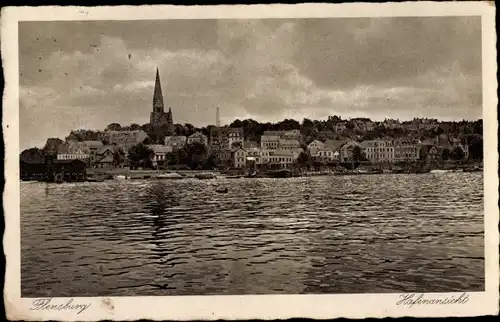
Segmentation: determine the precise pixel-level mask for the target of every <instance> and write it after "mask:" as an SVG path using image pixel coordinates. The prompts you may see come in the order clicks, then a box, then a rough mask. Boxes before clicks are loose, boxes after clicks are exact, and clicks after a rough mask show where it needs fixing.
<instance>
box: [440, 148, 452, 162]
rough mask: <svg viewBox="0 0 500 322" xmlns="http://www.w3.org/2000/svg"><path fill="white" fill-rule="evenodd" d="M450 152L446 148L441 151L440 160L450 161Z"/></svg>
mask: <svg viewBox="0 0 500 322" xmlns="http://www.w3.org/2000/svg"><path fill="white" fill-rule="evenodd" d="M450 155H451V151H450V149H448V148H444V149H443V151H442V152H441V159H442V160H443V161H447V160H449V159H450Z"/></svg>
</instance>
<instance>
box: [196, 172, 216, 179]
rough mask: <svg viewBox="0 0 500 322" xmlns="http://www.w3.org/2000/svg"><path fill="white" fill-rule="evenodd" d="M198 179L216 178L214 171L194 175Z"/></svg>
mask: <svg viewBox="0 0 500 322" xmlns="http://www.w3.org/2000/svg"><path fill="white" fill-rule="evenodd" d="M194 177H195V178H196V179H200V180H202V179H215V175H214V174H212V173H199V174H196V175H195V176H194Z"/></svg>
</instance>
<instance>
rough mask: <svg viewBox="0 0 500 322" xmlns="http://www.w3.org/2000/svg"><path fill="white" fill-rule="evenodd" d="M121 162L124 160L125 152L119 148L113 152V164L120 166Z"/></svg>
mask: <svg viewBox="0 0 500 322" xmlns="http://www.w3.org/2000/svg"><path fill="white" fill-rule="evenodd" d="M123 162H125V152H124V151H123V149H122V148H119V149H117V150H116V151H115V152H114V153H113V166H115V167H116V166H120V165H122V164H123Z"/></svg>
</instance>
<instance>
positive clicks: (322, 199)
mask: <svg viewBox="0 0 500 322" xmlns="http://www.w3.org/2000/svg"><path fill="white" fill-rule="evenodd" d="M221 183H224V184H226V185H228V186H229V188H230V189H229V193H227V194H217V193H216V192H215V189H216V187H217V186H218V185H219V184H221ZM21 213H22V215H21V230H22V231H21V234H22V235H21V247H22V253H21V257H22V259H21V266H22V267H21V278H22V281H21V287H22V295H23V296H28V297H35V296H36V297H41V296H54V297H59V296H111V295H113V296H120V295H187V294H190V295H202V294H263V293H267V294H269V293H357V292H360V293H365V292H420V291H427V292H430V291H433V292H448V291H462V290H468V291H473V290H476V291H480V290H483V289H484V253H483V251H484V249H483V177H482V174H481V173H451V174H425V175H373V176H349V177H316V178H290V179H225V180H224V179H216V180H194V179H193V180H191V179H186V180H181V181H168V180H165V181H160V182H154V181H122V182H103V183H77V184H61V185H46V184H39V183H22V184H21Z"/></svg>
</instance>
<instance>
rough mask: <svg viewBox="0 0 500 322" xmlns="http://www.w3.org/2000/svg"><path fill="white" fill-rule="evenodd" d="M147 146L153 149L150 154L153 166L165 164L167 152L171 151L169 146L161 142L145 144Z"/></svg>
mask: <svg viewBox="0 0 500 322" xmlns="http://www.w3.org/2000/svg"><path fill="white" fill-rule="evenodd" d="M147 147H148V148H149V149H151V151H153V155H152V156H151V164H152V165H153V167H161V166H164V165H166V164H167V154H168V153H169V152H172V150H171V149H170V148H169V147H167V146H164V145H161V144H152V145H147Z"/></svg>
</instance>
